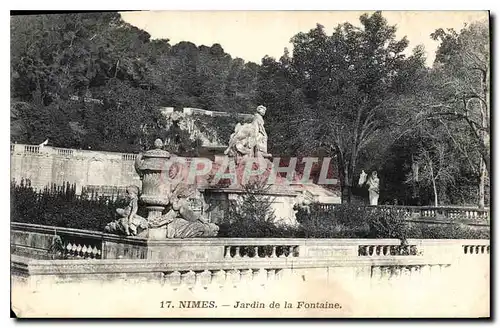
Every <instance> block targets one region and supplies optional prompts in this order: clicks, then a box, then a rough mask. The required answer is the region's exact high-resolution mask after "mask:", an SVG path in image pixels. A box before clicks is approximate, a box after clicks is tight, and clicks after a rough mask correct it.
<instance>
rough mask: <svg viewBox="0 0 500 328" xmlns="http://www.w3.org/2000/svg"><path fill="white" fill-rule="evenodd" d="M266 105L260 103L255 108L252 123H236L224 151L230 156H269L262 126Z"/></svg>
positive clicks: (264, 130)
mask: <svg viewBox="0 0 500 328" xmlns="http://www.w3.org/2000/svg"><path fill="white" fill-rule="evenodd" d="M266 110H267V109H266V107H264V106H262V105H260V106H258V107H257V109H256V113H255V116H254V118H253V121H252V123H246V124H240V123H238V124H236V127H235V128H234V133H233V134H231V137H230V139H229V146H228V147H227V149H226V150H225V151H224V154H225V155H228V156H231V157H243V158H246V157H263V158H271V157H272V155H271V154H269V153H268V152H267V133H266V129H265V128H264V118H263V117H264V115H265V114H266Z"/></svg>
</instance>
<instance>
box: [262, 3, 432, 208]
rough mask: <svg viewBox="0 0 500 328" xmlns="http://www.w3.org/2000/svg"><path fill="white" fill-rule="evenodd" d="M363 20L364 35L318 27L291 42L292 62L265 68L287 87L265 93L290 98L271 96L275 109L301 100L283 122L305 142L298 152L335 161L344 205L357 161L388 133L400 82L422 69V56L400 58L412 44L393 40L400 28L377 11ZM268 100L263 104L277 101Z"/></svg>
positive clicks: (348, 27)
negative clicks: (312, 151)
mask: <svg viewBox="0 0 500 328" xmlns="http://www.w3.org/2000/svg"><path fill="white" fill-rule="evenodd" d="M360 21H361V25H362V27H361V28H358V27H355V26H353V25H351V24H349V23H344V24H341V25H339V26H337V28H336V29H335V31H334V32H333V34H332V35H331V36H327V35H326V33H325V32H324V28H323V26H321V25H317V27H316V28H315V29H312V30H311V31H309V32H308V33H299V34H297V35H296V36H294V37H293V38H292V43H293V46H294V52H293V58H291V59H290V60H288V61H286V60H284V59H286V58H284V59H282V60H281V62H280V63H279V64H276V63H265V62H264V61H263V66H266V65H267V66H268V67H269V68H268V69H267V71H268V72H272V70H275V71H276V73H275V74H274V76H278V77H280V76H285V80H286V82H287V83H279V79H276V78H275V79H274V83H279V84H278V85H277V86H276V87H271V88H268V90H270V92H273V90H280V89H281V88H286V89H285V90H287V91H288V92H287V94H285V95H284V96H282V95H281V94H280V93H279V92H276V91H274V92H275V94H277V97H276V98H277V99H276V98H275V99H274V103H277V102H280V101H282V102H285V103H286V99H287V98H291V97H293V99H294V100H299V101H298V102H297V103H298V104H299V105H298V106H290V107H288V108H287V109H288V112H289V113H287V114H289V115H287V117H290V119H289V120H287V121H286V123H283V125H285V124H287V125H288V126H290V125H292V127H293V129H292V131H293V135H294V137H293V138H294V139H297V135H300V138H301V140H300V144H301V145H300V146H299V147H297V148H298V149H301V151H302V152H303V153H307V152H308V151H309V152H310V149H312V148H316V149H319V148H321V149H324V150H325V151H326V153H327V154H328V155H330V156H334V155H336V157H337V162H338V171H339V175H340V182H341V186H342V194H343V201H350V198H351V193H352V190H351V189H352V186H353V184H354V183H353V182H354V175H355V174H356V170H357V167H358V165H359V162H358V160H359V158H360V155H361V154H362V153H363V152H364V151H365V150H366V147H367V145H369V144H370V143H371V142H374V140H377V139H379V140H380V139H383V138H384V131H387V129H388V128H389V127H390V126H391V120H390V118H391V117H392V116H393V115H394V114H395V111H397V106H395V104H394V102H395V99H396V98H397V97H396V96H397V95H398V94H399V93H402V92H404V91H405V90H404V89H401V87H400V83H399V82H400V77H401V76H405V75H411V72H412V71H417V70H418V69H420V68H421V67H423V62H424V61H423V60H422V53H419V52H416V53H414V55H413V56H411V57H409V58H407V57H406V56H405V55H404V54H403V51H404V50H405V48H406V47H407V45H408V41H407V40H406V39H405V38H403V39H401V40H396V38H395V32H396V27H395V26H389V25H388V24H387V21H386V20H385V19H384V18H383V17H382V14H381V13H380V12H376V13H374V14H373V15H371V16H369V15H367V14H365V15H362V16H361V17H360ZM288 62H289V64H288ZM411 82H412V81H411V79H408V81H407V82H406V83H407V84H410V83H411ZM297 90H300V94H299V96H296V95H297V93H296V91H297ZM263 94H264V96H262V98H265V97H268V98H272V97H273V94H269V92H268V93H267V94H266V93H265V92H264V93H263ZM278 97H279V98H278ZM297 107H299V108H297ZM281 117H283V116H281ZM297 123H298V124H297ZM281 131H282V130H280V132H281Z"/></svg>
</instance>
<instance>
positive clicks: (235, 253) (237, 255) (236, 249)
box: [233, 246, 241, 258]
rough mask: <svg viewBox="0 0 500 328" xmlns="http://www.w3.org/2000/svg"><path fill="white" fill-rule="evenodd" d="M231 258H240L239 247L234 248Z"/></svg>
mask: <svg viewBox="0 0 500 328" xmlns="http://www.w3.org/2000/svg"><path fill="white" fill-rule="evenodd" d="M233 258H241V255H240V246H236V247H235V250H234V256H233Z"/></svg>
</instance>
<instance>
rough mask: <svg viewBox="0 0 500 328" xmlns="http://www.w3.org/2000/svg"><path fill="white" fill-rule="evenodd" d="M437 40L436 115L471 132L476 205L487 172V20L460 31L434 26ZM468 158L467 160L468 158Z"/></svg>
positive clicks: (488, 60)
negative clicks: (476, 161) (439, 89)
mask: <svg viewBox="0 0 500 328" xmlns="http://www.w3.org/2000/svg"><path fill="white" fill-rule="evenodd" d="M431 36H432V38H433V39H434V40H439V41H441V44H440V46H439V48H438V51H437V53H436V61H435V70H436V76H437V77H438V78H439V79H440V81H441V82H442V86H443V92H442V93H440V94H438V95H437V98H438V99H437V100H438V102H437V103H434V104H433V107H434V108H438V109H439V112H438V113H437V114H438V115H439V116H443V117H444V118H446V119H447V120H460V121H462V122H464V123H465V124H467V126H468V127H469V129H470V132H471V133H472V136H473V140H474V141H475V144H476V147H477V150H478V152H479V154H480V156H481V158H482V160H480V161H479V168H478V172H479V176H480V182H479V206H480V207H483V206H484V194H485V191H484V185H485V181H486V178H487V174H489V172H490V133H491V127H490V85H489V83H490V49H489V47H490V42H489V26H488V23H487V22H476V23H473V24H471V25H469V26H466V27H464V28H463V29H462V30H461V31H460V33H458V32H456V31H455V30H453V29H448V30H447V31H444V30H443V29H438V30H436V32H434V33H433V34H432V35H431ZM469 160H471V159H470V158H469Z"/></svg>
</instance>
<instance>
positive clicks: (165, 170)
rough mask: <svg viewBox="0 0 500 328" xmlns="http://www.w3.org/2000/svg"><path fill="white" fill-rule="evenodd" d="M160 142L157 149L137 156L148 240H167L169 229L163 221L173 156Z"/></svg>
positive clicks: (136, 168)
mask: <svg viewBox="0 0 500 328" xmlns="http://www.w3.org/2000/svg"><path fill="white" fill-rule="evenodd" d="M161 147H162V144H161V141H160V140H157V142H155V149H152V150H148V151H146V152H144V153H142V154H140V155H138V156H137V159H136V161H135V170H136V171H137V173H138V174H139V176H140V177H141V180H142V192H141V196H140V201H141V203H142V204H143V205H144V206H145V208H146V210H147V211H148V216H147V220H148V224H149V233H148V239H155V240H158V239H165V238H166V235H167V227H166V224H165V222H164V221H163V220H162V219H161V216H162V213H163V211H164V210H165V208H166V207H167V206H168V205H169V203H170V199H169V195H170V190H169V188H170V186H171V180H170V179H169V174H170V176H171V175H172V171H173V170H175V168H176V166H175V163H174V165H172V163H173V162H172V160H171V159H172V156H171V154H170V153H169V152H168V151H166V150H162V149H161Z"/></svg>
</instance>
